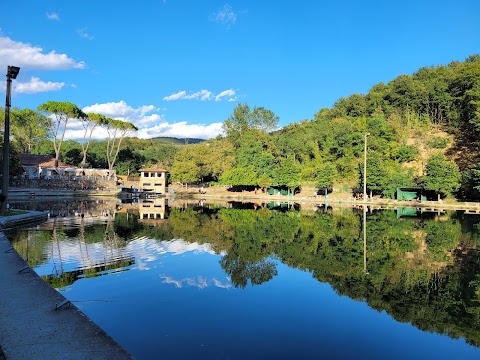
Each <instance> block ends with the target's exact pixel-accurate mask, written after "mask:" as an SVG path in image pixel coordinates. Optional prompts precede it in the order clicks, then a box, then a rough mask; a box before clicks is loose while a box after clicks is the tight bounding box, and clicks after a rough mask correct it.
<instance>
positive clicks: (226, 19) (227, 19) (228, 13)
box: [209, 4, 237, 26]
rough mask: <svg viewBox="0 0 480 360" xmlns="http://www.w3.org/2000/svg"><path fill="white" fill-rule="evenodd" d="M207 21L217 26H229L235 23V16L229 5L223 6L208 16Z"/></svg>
mask: <svg viewBox="0 0 480 360" xmlns="http://www.w3.org/2000/svg"><path fill="white" fill-rule="evenodd" d="M209 19H210V21H213V22H216V23H218V24H224V25H227V26H231V25H233V24H235V23H236V22H237V14H236V13H235V12H234V11H233V10H232V7H231V6H230V5H228V4H225V5H224V6H223V7H222V8H221V9H220V10H218V11H217V12H214V13H212V14H210V17H209Z"/></svg>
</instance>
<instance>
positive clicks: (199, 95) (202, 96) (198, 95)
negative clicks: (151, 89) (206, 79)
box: [163, 89, 236, 101]
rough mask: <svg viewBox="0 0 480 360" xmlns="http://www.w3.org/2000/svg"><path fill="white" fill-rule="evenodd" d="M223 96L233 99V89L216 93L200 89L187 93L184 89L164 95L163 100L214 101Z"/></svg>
mask: <svg viewBox="0 0 480 360" xmlns="http://www.w3.org/2000/svg"><path fill="white" fill-rule="evenodd" d="M223 97H230V99H229V100H228V101H235V100H236V97H235V90H233V89H229V90H225V91H222V92H221V93H219V94H218V95H216V96H215V95H214V94H213V93H212V92H211V91H209V90H205V89H203V90H200V91H197V92H194V93H192V94H187V92H186V91H185V90H182V91H179V92H177V93H175V94H171V95H168V96H165V97H164V98H163V100H165V101H175V100H201V101H206V100H212V99H215V100H216V101H220V100H222V98H223Z"/></svg>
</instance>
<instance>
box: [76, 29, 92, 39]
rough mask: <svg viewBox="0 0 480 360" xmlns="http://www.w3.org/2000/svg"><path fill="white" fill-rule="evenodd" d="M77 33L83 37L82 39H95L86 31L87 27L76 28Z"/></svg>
mask: <svg viewBox="0 0 480 360" xmlns="http://www.w3.org/2000/svg"><path fill="white" fill-rule="evenodd" d="M77 34H78V35H80V37H82V38H84V39H87V40H93V39H95V36H93V35H90V34H89V33H88V32H87V28H86V27H85V28H82V29H78V30H77Z"/></svg>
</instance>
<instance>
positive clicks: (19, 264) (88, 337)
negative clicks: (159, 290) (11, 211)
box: [0, 212, 132, 360]
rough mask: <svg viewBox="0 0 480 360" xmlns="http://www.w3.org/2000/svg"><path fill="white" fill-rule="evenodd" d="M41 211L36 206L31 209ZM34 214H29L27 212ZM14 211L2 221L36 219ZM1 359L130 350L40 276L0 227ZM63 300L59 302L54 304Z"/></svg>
mask: <svg viewBox="0 0 480 360" xmlns="http://www.w3.org/2000/svg"><path fill="white" fill-rule="evenodd" d="M34 213H39V212H34ZM29 215H33V217H29ZM39 216H42V217H43V216H44V217H46V213H40V214H21V215H16V216H12V218H15V217H16V219H9V221H6V220H5V219H6V218H3V219H1V221H0V225H1V226H3V227H5V226H7V225H8V224H10V225H12V224H18V223H19V222H20V223H25V222H26V221H28V219H30V221H31V220H32V218H33V219H34V221H35V219H36V220H37V221H38V217H39ZM0 292H1V296H0V359H2V350H3V355H4V358H5V359H7V360H23V359H25V360H27V359H38V360H43V359H45V360H56V359H58V360H60V359H62V360H63V359H72V360H77V359H78V360H80V359H82V360H90V359H91V360H98V359H101V360H103V359H105V360H110V359H111V360H113V359H115V360H117V359H119V360H123V359H132V356H131V355H130V354H129V353H128V352H127V351H126V350H125V349H124V348H123V347H121V346H120V345H119V344H118V343H117V342H115V340H114V339H113V338H111V337H110V336H109V335H108V334H107V333H106V332H105V331H103V330H102V329H101V328H99V327H98V326H97V325H96V324H94V323H93V322H92V321H91V320H90V319H89V318H88V317H87V316H86V315H85V314H83V313H82V312H81V311H80V310H79V309H78V308H77V307H76V306H74V305H73V304H71V303H70V302H68V301H66V299H65V297H63V295H61V294H60V293H59V292H58V291H56V290H55V289H53V288H52V287H51V286H50V285H48V284H47V283H46V282H45V281H43V280H42V279H41V278H40V277H39V276H38V275H37V274H36V273H35V272H34V271H33V270H32V269H30V267H28V265H27V263H26V262H25V261H24V260H23V259H22V257H21V256H20V255H19V254H18V253H17V252H16V250H15V249H14V248H13V247H12V245H11V243H10V241H9V240H8V239H7V237H6V236H5V235H4V234H3V233H0ZM61 304H64V305H63V306H61V307H59V308H58V309H57V307H58V306H59V305H61Z"/></svg>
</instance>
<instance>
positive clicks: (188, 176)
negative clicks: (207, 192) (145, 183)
mask: <svg viewBox="0 0 480 360" xmlns="http://www.w3.org/2000/svg"><path fill="white" fill-rule="evenodd" d="M199 174H200V169H199V167H198V166H197V164H195V162H194V161H192V160H188V161H178V162H174V163H173V166H172V168H171V169H170V176H171V179H172V181H178V182H180V183H182V184H183V183H185V185H186V186H188V183H189V182H195V181H198V179H199Z"/></svg>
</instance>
